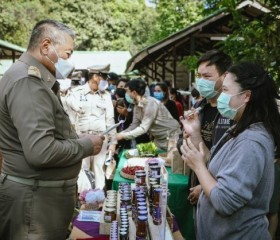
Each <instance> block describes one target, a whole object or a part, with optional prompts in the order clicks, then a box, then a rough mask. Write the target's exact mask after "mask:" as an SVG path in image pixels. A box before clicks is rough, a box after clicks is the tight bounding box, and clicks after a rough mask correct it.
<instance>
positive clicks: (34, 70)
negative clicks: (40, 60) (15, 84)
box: [28, 66, 41, 78]
mask: <svg viewBox="0 0 280 240" xmlns="http://www.w3.org/2000/svg"><path fill="white" fill-rule="evenodd" d="M28 75H29V76H34V77H37V78H41V72H40V70H39V68H37V67H35V66H29V68H28Z"/></svg>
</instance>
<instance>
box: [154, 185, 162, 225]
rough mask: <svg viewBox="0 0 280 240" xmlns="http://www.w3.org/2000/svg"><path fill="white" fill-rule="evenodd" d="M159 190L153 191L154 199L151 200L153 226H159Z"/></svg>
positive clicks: (160, 190)
mask: <svg viewBox="0 0 280 240" xmlns="http://www.w3.org/2000/svg"><path fill="white" fill-rule="evenodd" d="M161 192H162V189H161V188H155V189H154V198H153V223H154V224H155V225H160V224H161V206H160V198H161Z"/></svg>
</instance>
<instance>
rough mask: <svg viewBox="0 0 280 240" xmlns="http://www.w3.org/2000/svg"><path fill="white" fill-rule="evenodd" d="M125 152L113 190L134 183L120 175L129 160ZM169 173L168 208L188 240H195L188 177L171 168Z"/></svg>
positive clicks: (119, 164)
mask: <svg viewBox="0 0 280 240" xmlns="http://www.w3.org/2000/svg"><path fill="white" fill-rule="evenodd" d="M125 152H126V150H124V151H123V152H122V153H121V155H120V159H119V163H118V166H117V169H116V173H115V176H114V179H113V185H112V188H113V189H114V190H118V187H119V183H121V182H129V183H133V182H134V181H133V180H129V179H126V178H123V177H122V176H121V175H120V172H121V169H122V168H123V166H124V164H125V161H126V160H127V158H126V157H125ZM166 170H167V171H168V190H169V193H170V196H169V197H168V206H169V208H170V210H171V212H172V213H173V214H174V216H175V219H176V221H177V223H178V225H179V229H180V231H181V233H182V235H183V236H184V237H185V239H187V240H192V239H195V234H194V226H193V225H194V224H193V210H192V206H191V205H190V203H189V201H188V200H187V195H188V176H185V175H182V174H174V173H172V171H171V168H170V167H166Z"/></svg>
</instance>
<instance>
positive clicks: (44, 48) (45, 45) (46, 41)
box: [40, 38, 52, 55]
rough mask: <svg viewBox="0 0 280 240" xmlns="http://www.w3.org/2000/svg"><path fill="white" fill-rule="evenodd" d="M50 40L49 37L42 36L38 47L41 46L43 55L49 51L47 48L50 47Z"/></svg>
mask: <svg viewBox="0 0 280 240" xmlns="http://www.w3.org/2000/svg"><path fill="white" fill-rule="evenodd" d="M51 44H52V42H51V40H50V39H49V38H44V39H43V40H42V42H41V44H40V48H41V52H42V53H43V54H44V55H48V53H49V49H50V47H51Z"/></svg>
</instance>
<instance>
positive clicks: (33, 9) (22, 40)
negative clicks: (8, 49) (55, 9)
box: [0, 0, 52, 47]
mask: <svg viewBox="0 0 280 240" xmlns="http://www.w3.org/2000/svg"><path fill="white" fill-rule="evenodd" d="M44 3H45V4H46V1H44ZM45 6H46V5H44V4H42V3H41V2H40V0H27V1H23V0H17V1H5V0H0V39H3V40H6V41H9V42H12V43H14V44H18V45H20V46H22V47H27V43H28V38H29V36H30V30H31V28H32V27H33V24H34V22H37V21H38V20H40V19H42V16H46V9H45ZM49 17H52V16H49Z"/></svg>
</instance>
